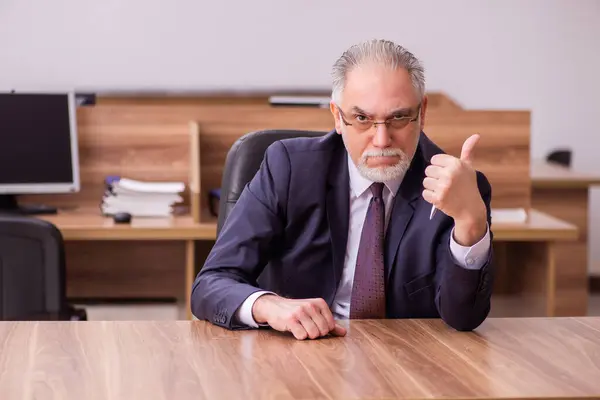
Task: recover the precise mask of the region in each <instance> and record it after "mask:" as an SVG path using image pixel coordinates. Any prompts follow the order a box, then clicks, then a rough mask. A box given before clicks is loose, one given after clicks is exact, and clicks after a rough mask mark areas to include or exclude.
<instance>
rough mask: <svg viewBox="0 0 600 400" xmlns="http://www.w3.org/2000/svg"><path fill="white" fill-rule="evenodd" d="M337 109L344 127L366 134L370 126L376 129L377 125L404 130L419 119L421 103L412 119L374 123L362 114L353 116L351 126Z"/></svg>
mask: <svg viewBox="0 0 600 400" xmlns="http://www.w3.org/2000/svg"><path fill="white" fill-rule="evenodd" d="M337 108H338V111H339V112H340V116H341V118H342V122H343V123H344V125H346V126H352V127H354V128H355V129H356V130H357V131H359V132H366V131H368V130H369V129H371V127H372V126H375V127H377V125H385V126H386V127H387V128H391V129H394V130H400V129H404V128H405V127H406V126H407V125H408V124H410V123H411V122H415V121H416V120H417V119H419V115H420V114H421V103H419V106H418V107H417V114H416V115H415V116H414V117H410V116H397V117H396V116H395V117H392V118H388V119H386V120H385V121H383V122H376V121H375V120H373V119H371V118H368V117H367V116H365V115H363V114H358V113H357V114H355V115H354V116H353V118H354V122H353V123H352V124H351V123H349V122H348V121H347V120H346V119H347V117H346V114H344V112H343V111H342V109H341V108H340V107H339V106H337Z"/></svg>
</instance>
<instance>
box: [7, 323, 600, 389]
mask: <svg viewBox="0 0 600 400" xmlns="http://www.w3.org/2000/svg"><path fill="white" fill-rule="evenodd" d="M346 323H347V321H346ZM599 382H600V318H565V319H543V318H540V319H488V320H487V321H486V322H484V324H483V325H482V326H481V327H480V328H479V329H478V330H477V331H476V332H470V333H464V332H456V331H454V330H451V329H450V328H447V327H446V326H445V325H444V324H443V323H442V322H441V321H440V320H388V321H353V322H351V323H350V324H349V333H348V335H347V336H346V337H345V338H326V339H320V340H316V341H304V342H300V341H296V340H295V339H293V338H292V337H291V336H289V335H285V334H280V333H277V332H274V331H270V330H263V331H238V332H230V331H226V330H224V329H222V328H218V327H215V326H213V325H210V324H208V323H206V322H200V321H196V322H83V323H81V322H79V323H75V322H2V323H0V393H2V394H3V397H4V396H5V397H6V398H19V399H20V398H60V399H142V398H144V399H146V398H147V399H182V400H184V399H204V398H206V399H219V398H222V399H241V398H329V399H334V398H367V397H368V398H381V397H386V398H391V397H395V398H399V397H412V398H415V397H418V398H423V397H427V398H441V397H451V398H467V397H468V398H486V399H487V398H524V397H536V398H548V397H557V396H562V397H565V398H576V397H585V396H599V395H600V383H599Z"/></svg>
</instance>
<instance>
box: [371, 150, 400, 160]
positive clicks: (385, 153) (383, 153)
mask: <svg viewBox="0 0 600 400" xmlns="http://www.w3.org/2000/svg"><path fill="white" fill-rule="evenodd" d="M393 156H396V157H401V158H405V157H406V154H405V153H404V152H403V151H402V150H400V149H371V150H366V151H365V152H364V153H363V154H362V156H361V158H362V159H363V160H366V159H367V158H368V157H393Z"/></svg>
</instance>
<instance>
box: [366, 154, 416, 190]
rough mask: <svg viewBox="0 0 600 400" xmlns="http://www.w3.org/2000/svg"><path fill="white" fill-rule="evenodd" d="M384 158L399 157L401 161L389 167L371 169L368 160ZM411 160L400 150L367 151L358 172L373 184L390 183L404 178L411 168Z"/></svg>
mask: <svg viewBox="0 0 600 400" xmlns="http://www.w3.org/2000/svg"><path fill="white" fill-rule="evenodd" d="M382 156H397V157H400V161H398V163H396V164H395V165H388V166H382V167H369V166H368V165H367V159H368V158H369V157H382ZM410 162H411V160H410V159H409V158H408V156H407V155H406V153H405V152H403V151H402V150H400V149H381V150H367V151H365V152H364V153H363V154H362V156H361V157H360V159H359V160H358V165H357V166H356V167H357V169H358V172H360V174H361V175H362V176H363V177H365V178H366V179H368V180H370V181H373V182H388V181H392V180H396V179H402V178H404V175H406V171H408V168H409V167H410Z"/></svg>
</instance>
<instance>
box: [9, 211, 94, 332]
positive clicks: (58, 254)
mask: <svg viewBox="0 0 600 400" xmlns="http://www.w3.org/2000/svg"><path fill="white" fill-rule="evenodd" d="M65 287H66V285H65V256H64V243H63V238H62V235H61V233H60V231H59V230H58V229H56V227H55V226H54V225H53V224H51V223H49V222H46V221H43V220H40V219H36V218H32V217H25V216H18V215H1V214H0V320H4V321H6V320H30V321H39V320H87V314H86V312H85V310H80V309H75V308H73V307H71V306H69V305H68V304H67V302H66V289H65Z"/></svg>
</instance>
